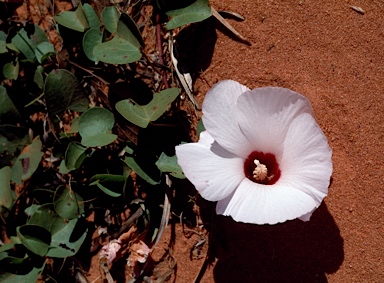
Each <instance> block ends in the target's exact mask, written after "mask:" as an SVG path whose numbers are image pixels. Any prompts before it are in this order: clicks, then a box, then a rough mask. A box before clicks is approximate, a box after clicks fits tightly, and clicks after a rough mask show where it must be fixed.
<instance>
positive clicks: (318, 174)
mask: <svg viewBox="0 0 384 283" xmlns="http://www.w3.org/2000/svg"><path fill="white" fill-rule="evenodd" d="M280 170H281V177H280V179H279V181H278V183H280V182H281V183H284V185H287V186H291V187H294V188H296V189H298V190H301V191H302V192H305V193H306V194H308V195H309V196H311V197H312V198H313V199H314V200H316V202H317V206H319V205H320V203H321V201H322V200H323V198H324V197H325V196H326V195H327V193H328V186H329V183H330V177H331V174H332V150H331V149H330V148H329V146H328V142H327V139H326V137H325V136H324V134H323V132H322V130H321V129H320V127H319V126H318V125H317V123H316V121H315V119H314V118H313V117H312V116H311V115H309V114H302V115H300V116H299V117H297V118H296V119H295V120H294V121H293V122H292V124H291V126H290V127H289V130H288V132H287V136H286V139H285V141H284V153H283V157H282V159H281V161H280Z"/></svg>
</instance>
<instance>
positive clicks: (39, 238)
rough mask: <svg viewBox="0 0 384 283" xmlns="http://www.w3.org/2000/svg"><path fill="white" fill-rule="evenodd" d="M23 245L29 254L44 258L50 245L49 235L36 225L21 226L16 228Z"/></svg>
mask: <svg viewBox="0 0 384 283" xmlns="http://www.w3.org/2000/svg"><path fill="white" fill-rule="evenodd" d="M16 232H17V235H18V236H19V238H20V240H21V242H22V243H23V245H24V246H25V247H26V248H27V249H28V250H30V251H31V252H33V253H35V254H37V255H39V256H45V255H46V254H47V253H48V249H49V245H50V244H51V233H50V232H49V231H48V230H47V229H45V228H43V227H41V226H37V225H29V224H27V225H23V226H18V227H17V228H16Z"/></svg>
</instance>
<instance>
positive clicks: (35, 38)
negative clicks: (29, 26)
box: [12, 25, 48, 60]
mask: <svg viewBox="0 0 384 283" xmlns="http://www.w3.org/2000/svg"><path fill="white" fill-rule="evenodd" d="M34 28H35V32H34V33H33V34H32V35H31V36H30V37H29V36H28V34H27V32H26V31H25V30H24V29H21V30H20V31H19V32H18V33H17V34H16V35H15V36H14V37H13V38H12V44H13V45H14V46H15V47H16V48H17V49H18V50H20V52H21V53H23V54H24V56H25V57H26V58H27V59H31V60H33V59H35V49H36V47H37V46H38V45H39V44H40V43H42V42H48V37H47V35H46V34H45V32H44V31H43V30H42V29H41V28H40V27H39V26H38V25H34Z"/></svg>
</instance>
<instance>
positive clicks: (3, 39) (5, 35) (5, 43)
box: [0, 31, 8, 54]
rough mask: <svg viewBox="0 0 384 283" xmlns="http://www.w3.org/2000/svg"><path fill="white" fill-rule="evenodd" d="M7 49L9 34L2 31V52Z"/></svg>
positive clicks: (0, 49) (0, 32) (0, 41)
mask: <svg viewBox="0 0 384 283" xmlns="http://www.w3.org/2000/svg"><path fill="white" fill-rule="evenodd" d="M7 51H8V50H7V34H6V33H5V32H3V31H0V54H1V53H6V52H7Z"/></svg>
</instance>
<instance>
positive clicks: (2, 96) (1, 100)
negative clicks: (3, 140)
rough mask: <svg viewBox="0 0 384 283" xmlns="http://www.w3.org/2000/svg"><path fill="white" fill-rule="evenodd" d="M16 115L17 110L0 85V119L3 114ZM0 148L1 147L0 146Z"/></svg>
mask: <svg viewBox="0 0 384 283" xmlns="http://www.w3.org/2000/svg"><path fill="white" fill-rule="evenodd" d="M10 115H11V116H15V115H18V111H17V109H16V107H15V104H13V102H12V100H11V99H10V98H9V96H8V94H7V90H6V88H5V87H3V86H2V85H0V121H1V119H2V118H3V117H4V116H10ZM0 148H1V147H0Z"/></svg>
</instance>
